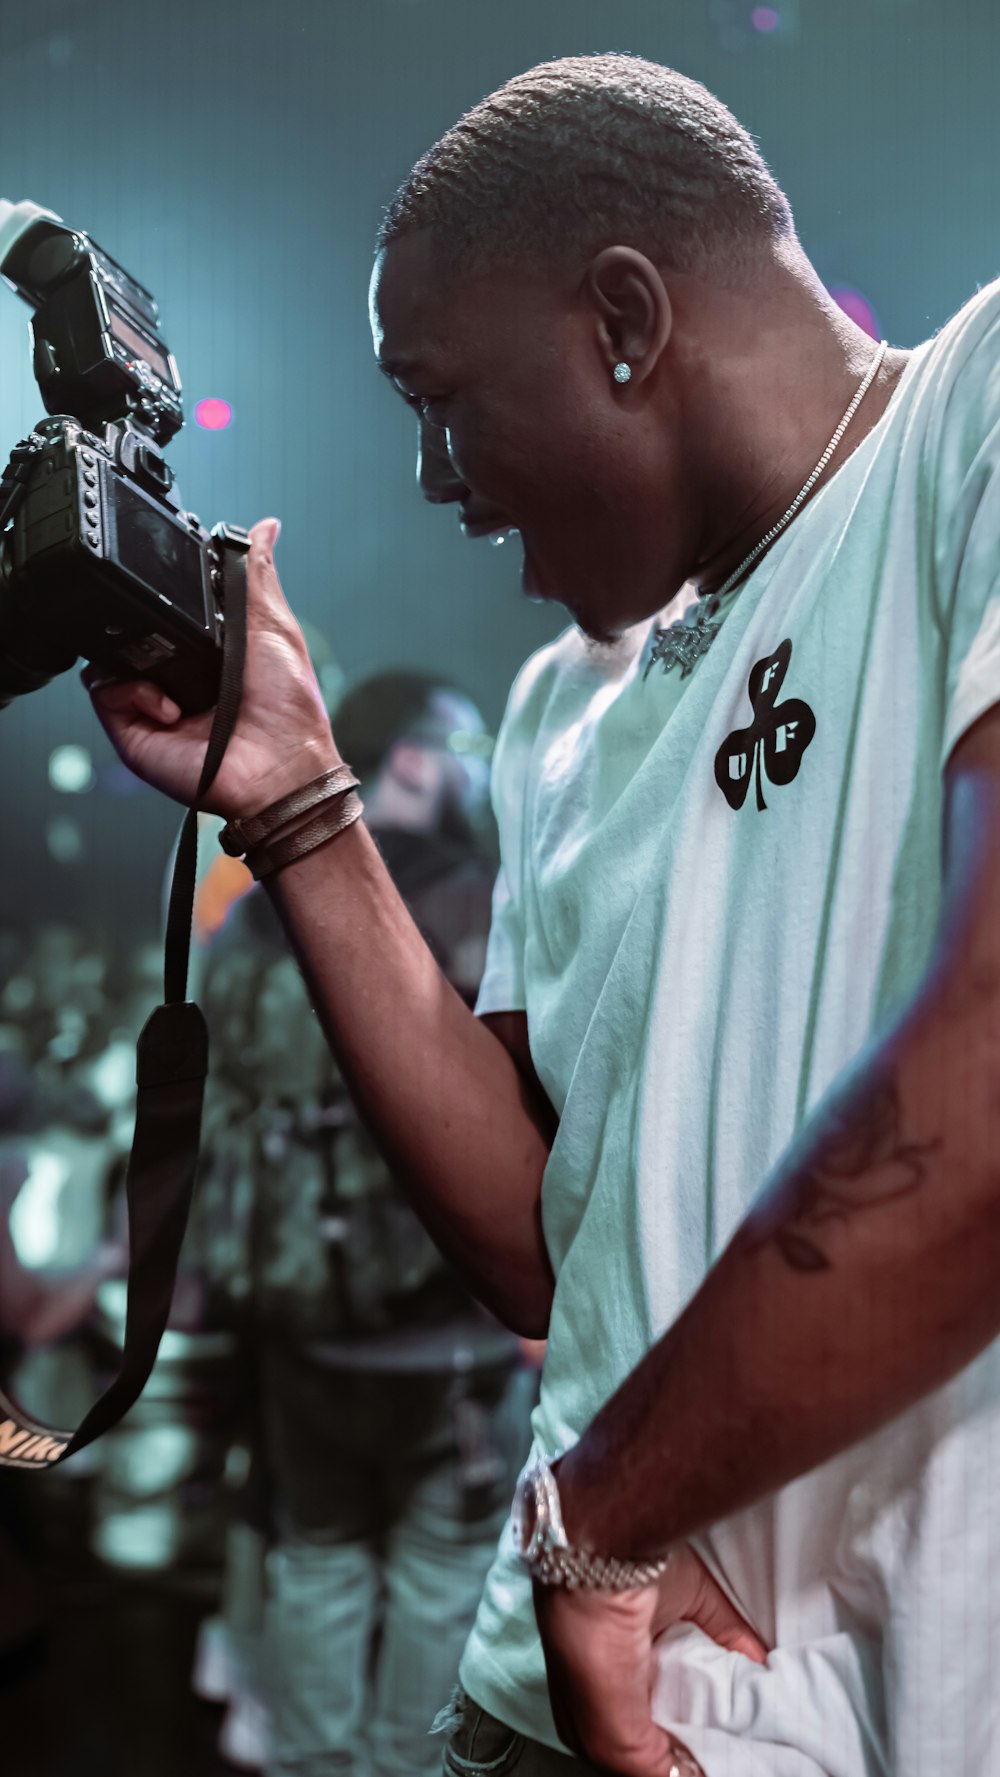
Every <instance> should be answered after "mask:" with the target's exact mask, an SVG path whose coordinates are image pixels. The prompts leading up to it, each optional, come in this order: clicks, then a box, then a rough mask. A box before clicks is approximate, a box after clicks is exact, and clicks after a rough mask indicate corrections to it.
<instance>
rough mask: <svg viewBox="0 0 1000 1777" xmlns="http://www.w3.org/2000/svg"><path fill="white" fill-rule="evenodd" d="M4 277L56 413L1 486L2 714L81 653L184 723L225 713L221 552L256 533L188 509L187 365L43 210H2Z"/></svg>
mask: <svg viewBox="0 0 1000 1777" xmlns="http://www.w3.org/2000/svg"><path fill="white" fill-rule="evenodd" d="M0 274H2V275H3V277H4V278H5V279H6V280H7V281H8V282H9V283H10V284H12V286H13V287H14V289H15V290H16V291H17V293H18V294H19V295H20V296H22V297H23V298H24V299H25V300H26V301H27V302H29V303H30V304H31V306H32V308H33V309H34V311H35V313H34V318H33V323H32V338H33V363H34V371H35V376H36V379H37V381H38V384H39V388H40V390H41V393H42V397H43V400H44V402H45V405H46V408H47V409H48V413H49V416H50V417H48V418H47V419H45V420H42V421H41V422H40V423H39V425H38V426H37V427H36V428H35V429H34V431H33V432H32V433H31V435H30V437H28V438H26V439H22V440H21V442H20V443H19V444H18V445H17V446H16V447H15V449H14V451H13V453H12V455H11V459H10V462H9V463H8V465H7V468H6V469H5V471H4V473H3V477H2V479H0V707H2V706H3V705H4V704H5V703H8V702H9V701H10V700H11V698H13V697H16V696H20V695H22V694H24V693H25V692H28V691H33V690H37V689H38V688H39V687H40V686H42V685H44V684H46V683H47V682H48V680H49V679H50V678H52V677H53V676H54V675H55V674H56V673H59V672H64V671H66V670H68V668H69V667H71V666H72V665H73V664H74V662H75V661H76V660H77V659H78V658H79V657H80V656H81V655H82V656H83V657H84V658H85V659H87V660H89V661H92V662H94V663H95V664H97V665H98V666H100V667H102V668H104V669H106V670H107V671H109V672H111V673H113V674H115V675H116V676H118V677H121V678H143V679H151V680H153V681H154V682H155V683H156V684H158V685H160V686H161V687H162V688H163V690H164V691H166V692H167V693H168V695H169V696H170V697H172V698H173V699H174V701H175V702H176V703H177V704H178V705H179V706H180V708H181V709H182V710H183V711H184V712H185V713H187V714H192V713H194V712H196V711H199V710H204V709H209V708H211V706H212V705H213V704H214V703H215V702H216V699H217V695H218V688H219V675H220V670H221V663H222V635H223V627H224V622H225V618H224V613H223V609H222V600H221V594H222V583H223V582H222V573H221V566H220V563H221V551H222V549H223V548H224V547H225V546H226V545H227V544H230V545H233V546H235V547H239V548H245V547H246V546H247V541H248V540H247V536H246V532H245V531H242V530H240V529H239V528H238V527H237V526H230V525H217V526H216V527H215V529H214V530H213V531H212V532H208V531H206V530H205V529H204V528H203V526H202V525H201V524H200V523H199V521H198V519H197V518H196V517H195V516H194V514H193V513H189V512H185V511H184V510H183V508H182V506H181V504H180V500H179V498H178V495H177V491H176V487H175V483H174V476H173V471H172V470H171V469H170V467H169V465H168V463H167V462H166V459H165V457H164V455H163V447H164V446H165V445H166V444H167V443H168V442H169V440H170V439H171V438H172V437H173V436H174V435H175V434H176V433H177V432H178V431H179V430H180V427H181V426H182V425H183V423H184V415H183V407H182V404H181V395H182V390H181V384H180V379H179V377H178V374H177V366H176V363H175V362H174V359H173V356H172V355H171V353H170V351H169V350H168V348H167V346H166V344H165V342H164V340H163V338H162V335H161V332H160V327H159V314H158V310H157V305H156V303H155V301H154V299H153V297H152V296H151V295H150V293H149V291H148V290H146V289H145V288H144V287H143V286H142V285H141V284H139V283H137V282H136V280H135V279H134V278H132V277H130V276H129V274H128V273H127V272H125V271H123V270H122V268H121V267H120V266H119V265H117V264H116V262H115V261H114V260H112V259H111V258H109V256H108V255H107V254H106V253H104V252H103V251H102V250H101V249H100V248H99V247H97V246H96V245H95V243H94V242H92V241H91V240H90V239H89V238H88V237H87V236H86V235H82V234H79V233H76V232H75V231H73V230H72V229H69V228H67V227H66V226H65V224H64V223H62V222H61V220H60V219H59V218H58V217H57V216H54V215H53V214H52V213H51V212H49V211H43V210H39V209H38V207H37V206H36V205H34V204H19V205H11V204H7V203H4V202H3V201H0Z"/></svg>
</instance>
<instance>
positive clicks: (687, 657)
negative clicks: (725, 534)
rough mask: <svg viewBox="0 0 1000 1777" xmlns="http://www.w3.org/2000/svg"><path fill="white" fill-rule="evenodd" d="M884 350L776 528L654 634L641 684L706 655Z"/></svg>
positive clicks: (685, 668) (883, 345) (686, 668)
mask: <svg viewBox="0 0 1000 1777" xmlns="http://www.w3.org/2000/svg"><path fill="white" fill-rule="evenodd" d="M887 350H888V342H887V341H886V340H884V339H883V340H880V341H879V347H878V350H877V352H876V353H875V355H874V357H873V358H872V361H871V363H870V364H869V366H868V369H867V370H866V371H865V374H864V378H863V380H862V382H861V385H860V387H859V388H858V390H857V391H856V393H855V396H854V399H853V401H852V402H851V405H850V407H849V408H848V409H847V412H846V413H845V415H844V417H843V419H842V420H841V422H840V425H839V426H838V427H837V430H836V431H835V433H834V434H833V437H832V438H831V440H830V442H829V444H828V445H827V447H826V449H825V451H824V452H823V455H822V456H821V457H820V459H819V462H818V463H817V464H816V467H815V469H814V470H813V472H812V474H811V475H810V477H809V480H808V481H807V482H806V484H805V486H804V487H803V488H801V489H800V491H799V492H798V493H797V494H796V496H795V498H794V500H793V501H792V503H791V505H790V506H789V508H788V511H787V512H786V513H784V514H783V515H782V517H781V518H779V519H778V522H777V524H773V525H772V526H771V529H770V530H769V531H768V532H767V534H766V536H763V537H762V538H761V540H760V542H759V543H757V544H756V545H755V546H754V548H753V549H751V551H750V554H749V555H748V556H746V557H745V558H744V560H743V561H741V562H740V565H739V567H738V568H736V569H734V571H733V572H732V573H731V574H730V576H729V578H728V580H726V581H725V582H724V583H723V585H722V586H720V587H719V590H718V592H713V593H711V594H710V595H709V596H708V597H706V598H703V599H701V600H700V601H699V603H698V604H697V605H689V606H688V610H687V612H686V614H685V615H684V616H683V617H679V618H678V619H677V622H676V623H671V624H670V625H669V627H668V628H667V629H656V630H654V632H653V648H652V652H651V653H650V656H649V660H648V661H647V663H646V670H645V672H644V673H643V675H642V676H643V679H644V680H645V679H648V677H649V675H650V673H651V672H652V669H653V667H654V666H656V665H657V664H659V665H661V666H662V667H663V670H664V672H665V673H668V672H669V671H670V669H671V667H674V666H679V667H680V669H681V678H682V679H686V678H687V676H688V674H689V673H690V672H692V671H693V670H694V666H695V662H696V661H698V660H700V659H701V656H702V655H703V654H707V653H708V650H709V648H710V647H711V646H712V643H713V642H714V641H715V638H716V636H717V635H718V633H719V631H720V629H721V628H722V623H721V621H716V618H717V613H718V610H719V607H720V605H721V603H722V600H723V599H724V598H725V596H726V594H727V592H732V590H733V587H734V586H735V585H736V584H737V582H738V581H740V580H742V578H743V576H744V574H745V573H746V572H747V569H748V568H751V567H752V566H753V564H754V562H755V561H756V560H757V557H758V556H759V555H762V554H763V552H764V550H765V549H766V548H767V547H768V544H770V543H773V542H774V539H775V537H777V536H778V534H779V532H781V531H783V530H784V528H785V526H786V525H787V524H790V523H791V521H792V519H793V518H794V517H795V514H796V512H797V511H798V509H799V507H800V506H801V504H802V502H803V500H805V499H807V498H808V496H809V494H810V493H811V492H812V490H813V488H814V487H815V485H816V482H817V481H818V480H819V477H820V476H821V475H822V473H823V470H824V469H825V468H826V465H827V463H828V462H829V461H830V458H831V457H832V456H833V453H834V451H835V450H836V448H837V446H838V444H839V443H840V440H841V439H842V438H843V436H844V433H845V432H846V431H847V428H848V426H849V425H850V423H851V421H852V419H853V418H854V415H855V414H856V413H857V410H858V408H859V407H860V405H861V403H862V401H863V400H864V398H865V396H866V395H867V393H868V390H869V389H870V388H871V385H872V383H873V382H874V381H875V378H876V376H877V375H878V373H879V369H880V367H881V364H882V359H883V358H884V357H885V354H886V351H887Z"/></svg>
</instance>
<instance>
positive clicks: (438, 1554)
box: [0, 673, 538, 1777]
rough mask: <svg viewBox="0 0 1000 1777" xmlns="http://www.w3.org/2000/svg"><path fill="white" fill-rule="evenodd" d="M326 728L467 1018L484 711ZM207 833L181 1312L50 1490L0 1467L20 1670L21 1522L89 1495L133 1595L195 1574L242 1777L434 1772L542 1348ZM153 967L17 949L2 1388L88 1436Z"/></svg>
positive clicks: (477, 937) (157, 967)
mask: <svg viewBox="0 0 1000 1777" xmlns="http://www.w3.org/2000/svg"><path fill="white" fill-rule="evenodd" d="M337 732H338V740H339V742H340V746H341V750H342V752H343V754H344V756H345V757H346V758H347V759H349V761H350V763H351V764H352V766H353V767H354V769H355V771H356V772H357V774H358V776H359V777H360V778H361V782H362V793H363V795H364V798H365V802H366V819H367V821H368V824H369V826H370V828H371V830H372V831H373V832H374V833H375V836H376V838H377V840H378V842H379V844H380V845H381V847H382V849H383V852H384V854H385V857H386V860H387V862H388V864H389V867H390V869H391V871H392V873H393V876H394V878H395V880H396V883H397V886H398V888H399V889H400V892H401V893H402V895H403V897H404V899H405V900H406V902H407V904H408V905H409V908H410V911H411V913H412V915H413V917H414V919H415V920H416V922H417V924H418V925H419V926H420V927H421V929H422V931H423V933H424V935H425V938H426V939H427V942H428V944H429V945H430V947H431V948H432V950H433V951H434V953H435V955H436V956H437V958H438V961H439V962H440V964H441V967H442V969H443V970H444V972H445V973H446V975H447V976H448V977H449V979H450V980H451V982H452V984H453V985H454V987H455V988H456V990H457V991H458V992H459V993H461V994H462V995H463V996H464V997H465V998H466V999H467V1000H468V1001H469V1002H470V1003H472V1002H474V1000H475V995H476V991H477V987H478V981H479V978H480V975H481V972H482V967H483V962H484V958H485V944H486V934H487V930H488V924H489V910H490V895H491V887H492V881H493V875H494V870H495V855H494V851H493V834H492V826H491V816H490V812H489V801H488V784H489V753H490V738H489V735H488V733H487V731H486V728H485V724H484V723H483V720H482V717H481V716H480V714H479V712H478V711H477V710H476V709H475V707H474V706H473V705H472V704H471V703H470V701H469V700H468V698H466V697H465V696H464V695H463V694H462V693H461V692H460V691H458V690H457V689H455V688H454V687H452V686H448V685H442V684H439V683H438V682H437V681H435V680H433V679H430V678H423V677H420V676H418V675H414V674H411V673H396V674H383V675H380V677H379V678H377V679H375V680H372V681H369V682H368V683H367V684H365V685H362V686H360V687H358V688H357V689H356V690H355V691H352V692H349V693H348V694H347V696H346V697H345V698H344V699H343V701H342V703H341V705H340V707H339V708H338V712H337ZM214 825H215V826H216V828H217V824H214ZM205 827H206V829H207V831H206V832H205V834H204V843H203V845H202V853H203V863H202V868H201V875H200V880H199V886H198V891H197V899H196V908H195V947H194V959H193V960H194V968H193V975H194V979H193V983H192V993H193V995H194V997H197V998H198V1000H199V1001H200V1003H201V1004H202V1006H203V1008H204V1010H205V1012H206V1016H207V1018H208V1023H209V1030H210V1035H211V1044H212V1059H211V1071H210V1081H209V1087H208V1091H207V1096H206V1109H205V1118H204V1125H203V1139H202V1155H201V1163H200V1168H199V1180H198V1189H197V1194H196V1202H195V1209H194V1213H193V1215H192V1219H191V1224H190V1226H189V1230H188V1235H187V1238H186V1242H185V1247H184V1252H183V1255H182V1262H181V1269H180V1273H179V1276H178V1282H177V1288H176V1291H175V1296H174V1302H173V1308H172V1311H171V1316H170V1325H169V1328H168V1332H167V1334H166V1336H165V1338H164V1341H163V1344H162V1347H161V1351H160V1355H159V1358H158V1361H157V1364H156V1366H155V1369H154V1372H153V1376H152V1378H151V1380H150V1383H149V1385H148V1386H147V1389H146V1390H145V1392H144V1394H143V1397H142V1399H141V1400H140V1401H139V1403H138V1405H137V1406H136V1407H135V1408H134V1409H133V1410H132V1412H131V1413H130V1414H129V1415H128V1416H127V1418H126V1419H125V1420H124V1421H123V1422H122V1423H121V1424H120V1425H119V1426H118V1427H117V1428H116V1429H115V1430H114V1431H112V1432H111V1433H109V1434H108V1435H107V1436H106V1437H105V1438H104V1439H102V1440H101V1441H100V1442H99V1443H98V1444H97V1445H95V1446H93V1447H91V1448H90V1449H89V1450H86V1451H84V1452H82V1453H81V1454H80V1455H79V1456H77V1457H75V1458H73V1459H71V1461H70V1462H69V1463H68V1464H66V1465H64V1466H63V1467H62V1468H60V1469H59V1470H57V1471H55V1472H54V1474H53V1476H52V1477H46V1478H44V1479H40V1478H37V1477H21V1476H13V1475H12V1474H11V1473H10V1472H9V1471H3V1470H0V1662H2V1659H3V1656H4V1655H5V1654H9V1653H10V1652H11V1650H12V1649H14V1648H16V1647H17V1646H18V1645H22V1644H25V1645H26V1644H30V1643H33V1642H35V1641H38V1640H39V1638H42V1639H43V1638H44V1633H45V1619H46V1603H47V1601H46V1596H45V1587H44V1585H40V1584H39V1583H38V1574H37V1571H36V1567H35V1561H36V1553H35V1551H36V1547H37V1537H33V1535H32V1534H30V1533H29V1531H27V1530H26V1528H25V1525H26V1516H27V1519H31V1520H32V1522H33V1523H34V1524H35V1526H36V1528H37V1519H38V1517H39V1515H40V1516H41V1517H42V1518H43V1519H44V1517H45V1514H46V1513H48V1514H49V1515H52V1514H55V1515H56V1516H58V1513H59V1512H60V1511H61V1510H64V1509H65V1502H66V1500H67V1498H68V1497H69V1495H70V1494H71V1493H74V1494H75V1498H76V1499H77V1501H78V1502H83V1504H82V1521H83V1523H84V1525H85V1538H86V1541H87V1544H88V1549H89V1553H90V1556H91V1557H92V1558H93V1559H94V1560H95V1561H97V1562H99V1563H101V1564H103V1566H104V1567H105V1568H106V1569H107V1570H110V1571H113V1572H115V1573H118V1574H120V1575H122V1576H123V1583H124V1581H125V1580H126V1579H127V1576H129V1575H133V1576H134V1575H135V1574H142V1575H144V1576H147V1577H148V1576H155V1575H158V1574H162V1575H168V1574H172V1573H176V1572H177V1571H180V1570H189V1571H191V1570H195V1571H197V1572H198V1573H199V1575H200V1576H201V1577H202V1579H203V1581H204V1582H205V1589H204V1596H205V1598H206V1609H205V1611H204V1620H203V1621H202V1624H201V1629H200V1632H199V1635H198V1641H197V1647H196V1650H195V1657H194V1663H193V1670H192V1673H191V1683H192V1684H193V1686H194V1687H195V1689H196V1691H197V1692H198V1694H199V1695H200V1696H202V1697H204V1698H206V1699H209V1700H211V1701H213V1702H216V1703H219V1704H221V1705H223V1706H224V1714H223V1716H222V1717H220V1751H221V1754H222V1756H223V1757H224V1758H225V1759H227V1760H228V1761H229V1762H230V1763H232V1764H233V1765H234V1766H238V1767H241V1768H244V1769H265V1770H267V1771H268V1772H271V1773H274V1774H284V1777H291V1774H295V1777H322V1774H325V1773H326V1772H332V1771H338V1772H340V1771H345V1772H356V1773H358V1774H359V1777H361V1774H364V1777H383V1774H387V1773H389V1772H391V1773H393V1777H406V1774H407V1773H409V1772H413V1773H419V1772H430V1771H433V1770H434V1769H435V1768H437V1766H438V1765H439V1762H440V1752H439V1750H438V1746H437V1743H436V1741H435V1739H434V1737H433V1735H432V1734H431V1733H430V1731H429V1730H430V1728H431V1725H432V1722H433V1720H434V1717H435V1715H436V1714H437V1713H438V1712H439V1711H443V1710H444V1709H445V1706H446V1705H447V1703H448V1699H449V1695H450V1692H451V1689H452V1686H453V1684H454V1682H455V1678H456V1674H457V1668H458V1660H459V1656H460V1653H461V1649H462V1645H463V1642H464V1639H465V1635H466V1633H467V1631H468V1628H469V1626H470V1624H471V1619H472V1615H473V1612H474V1610H475V1606H476V1602H477V1600H478V1596H479V1593H480V1590H481V1586H482V1581H483V1578H484V1575H485V1571H486V1567H487V1566H488V1564H489V1561H490V1560H491V1558H492V1554H493V1551H494V1549H495V1546H496V1542H497V1539H498V1536H499V1534H500V1531H501V1528H502V1525H503V1521H504V1518H505V1516H506V1513H507V1510H508V1508H509V1502H510V1498H511V1494H512V1491H513V1486H514V1480H515V1476H516V1472H517V1469H518V1468H519V1466H520V1465H521V1462H522V1461H523V1460H524V1457H525V1455H526V1453H527V1446H528V1441H529V1431H528V1414H529V1412H530V1409H531V1405H532V1402H533V1397H534V1389H535V1380H536V1371H535V1363H536V1361H537V1355H538V1354H537V1352H536V1351H534V1350H532V1349H529V1348H526V1347H524V1346H522V1345H521V1344H520V1343H519V1341H518V1340H517V1339H516V1338H515V1337H514V1336H513V1335H512V1334H510V1333H509V1332H507V1331H506V1330H505V1329H504V1328H502V1327H500V1326H499V1325H498V1324H497V1323H496V1322H495V1321H494V1320H493V1319H492V1318H491V1317H490V1316H489V1315H488V1314H487V1313H486V1311H485V1310H484V1309H482V1308H481V1307H480V1306H479V1305H478V1304H477V1303H475V1302H474V1301H473V1300H472V1299H471V1298H470V1297H469V1296H468V1294H467V1292H466V1290H465V1289H464V1286H463V1285H462V1283H461V1280H460V1279H459V1278H458V1277H457V1276H456V1275H455V1273H454V1272H453V1271H452V1269H451V1268H450V1266H449V1265H448V1264H447V1262H446V1261H445V1259H444V1258H443V1257H442V1255H441V1254H440V1253H439V1252H438V1250H437V1249H436V1247H435V1246H434V1245H433V1243H432V1242H431V1240H430V1238H429V1237H428V1235H427V1234H426V1233H425V1232H424V1230H423V1229H422V1228H421V1226H420V1224H419V1223H418V1222H417V1220H416V1218H415V1217H414V1216H413V1214H412V1212H411V1211H410V1209H409V1207H408V1205H407V1204H406V1201H405V1198H404V1196H403V1193H402V1191H401V1189H400V1187H399V1185H398V1184H397V1182H396V1181H395V1180H394V1179H393V1178H392V1177H391V1176H390V1174H389V1173H388V1171H387V1169H386V1167H385V1164H384V1163H383V1161H382V1160H381V1158H380V1156H379V1155H378V1154H377V1152H376V1151H375V1149H374V1147H373V1145H372V1143H371V1141H370V1140H369V1138H368V1135H367V1133H366V1131H365V1130H364V1128H363V1127H362V1125H361V1123H360V1121H359V1119H358V1117H357V1115H356V1114H355V1112H354V1108H353V1106H352V1104H351V1101H350V1099H349V1096H348V1094H347V1092H346V1089H345V1087H344V1085H343V1082H342V1080H341V1079H340V1077H339V1075H338V1072H337V1070H336V1067H335V1065H334V1063H333V1060H332V1058H331V1056H330V1053H329V1051H328V1049H327V1046H326V1043H325V1041H324V1039H323V1035H322V1032H321V1031H320V1029H319V1026H318V1023H317V1020H316V1017H315V1014H314V1013H313V1011H312V1008H311V1006H310V1004H309V1001H308V998H307V996H306V992H305V989H304V987H303V985H302V982H301V979H300V976H299V973H298V970H297V967H296V965H295V963H294V961H293V959H292V958H291V956H290V954H289V952H288V950H287V948H286V945H285V943H284V939H283V935H282V933H281V930H280V927H279V926H278V923H277V920H276V917H275V915H274V913H273V911H272V908H271V904H270V902H269V900H268V899H267V897H266V895H265V893H264V891H263V890H262V889H260V888H257V887H254V886H253V885H252V882H251V879H250V877H249V875H248V873H247V872H246V871H245V870H244V869H243V867H242V866H241V865H238V864H234V863H233V861H232V860H229V859H225V858H224V857H223V856H222V854H221V853H220V852H219V850H218V847H216V846H214V845H213V844H212V843H211V839H212V829H213V823H212V822H211V821H210V820H208V821H206V822H205ZM161 971H162V956H161V951H160V947H159V943H158V942H156V941H151V942H149V943H147V944H143V945H141V946H138V947H136V948H134V949H133V950H132V951H131V952H130V953H128V954H122V952H121V949H120V948H119V947H117V946H116V944H115V941H114V938H113V936H112V935H110V934H107V933H105V934H98V933H85V932H83V931H79V930H74V929H71V928H68V927H60V928H50V929H38V928H32V927H30V926H26V927H25V929H23V930H21V931H17V932H15V931H7V932H0V1366H2V1367H0V1377H2V1381H3V1385H4V1387H5V1388H6V1389H7V1391H8V1392H10V1393H12V1394H13V1395H14V1396H15V1397H16V1398H17V1399H18V1401H19V1403H20V1404H21V1405H22V1406H23V1407H24V1408H25V1409H26V1410H27V1411H28V1412H29V1413H31V1414H33V1415H34V1416H35V1417H36V1418H38V1419H40V1420H42V1421H43V1422H45V1423H49V1424H57V1425H60V1426H68V1425H72V1424H74V1423H75V1422H76V1421H78V1420H79V1418H80V1417H81V1416H82V1414H83V1412H84V1411H85V1410H86V1408H87V1406H88V1405H89V1404H90V1402H91V1400H92V1399H93V1398H94V1396H95V1394H96V1393H97V1392H98V1391H99V1389H100V1388H101V1387H103V1386H104V1385H105V1384H106V1382H107V1380H108V1379H109V1377H110V1375H111V1374H112V1373H113V1371H114V1369H115V1366H116V1361H117V1357H118V1353H119V1352H120V1347H121V1340H122V1336H123V1328H124V1313H125V1299H126V1283H125V1280H126V1275H127V1265H128V1228H127V1215H126V1212H125V1203H124V1178H125V1169H126V1165H127V1158H128V1152H129V1148H130V1145H131V1139H132V1125H133V1114H134V1066H135V1042H136V1037H137V1035H138V1032H139V1030H140V1028H141V1025H142V1023H143V1021H144V1019H145V1017H146V1016H147V1015H148V1013H149V1011H150V1010H151V1009H152V1007H153V1006H154V1005H155V1004H157V1003H158V1001H159V1000H160V998H161ZM43 1531H44V1525H43Z"/></svg>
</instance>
